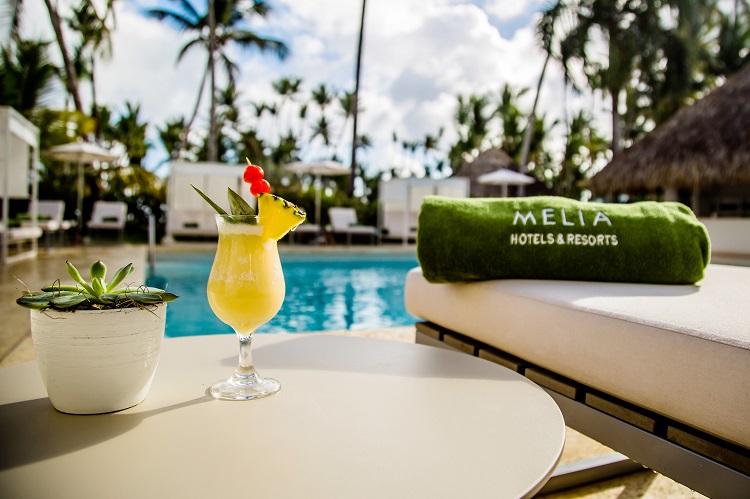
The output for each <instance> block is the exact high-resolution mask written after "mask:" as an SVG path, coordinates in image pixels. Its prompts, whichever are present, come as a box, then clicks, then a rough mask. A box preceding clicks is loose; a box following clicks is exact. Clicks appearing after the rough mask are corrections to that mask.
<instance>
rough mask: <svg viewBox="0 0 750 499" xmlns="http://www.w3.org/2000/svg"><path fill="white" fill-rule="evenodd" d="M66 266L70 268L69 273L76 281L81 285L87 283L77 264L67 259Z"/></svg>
mask: <svg viewBox="0 0 750 499" xmlns="http://www.w3.org/2000/svg"><path fill="white" fill-rule="evenodd" d="M65 266H66V267H67V268H68V274H70V277H72V278H73V280H74V281H75V282H77V283H78V284H80V285H81V286H84V285H85V284H86V281H85V280H84V279H83V277H81V273H80V272H78V269H77V268H76V267H75V265H73V264H72V263H70V262H69V261H67V260H66V261H65Z"/></svg>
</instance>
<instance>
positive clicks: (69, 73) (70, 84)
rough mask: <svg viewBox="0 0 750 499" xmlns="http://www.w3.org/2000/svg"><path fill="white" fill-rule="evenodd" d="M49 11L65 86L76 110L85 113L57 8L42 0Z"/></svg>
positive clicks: (46, 0) (49, 1) (49, 0)
mask: <svg viewBox="0 0 750 499" xmlns="http://www.w3.org/2000/svg"><path fill="white" fill-rule="evenodd" d="M44 3H45V5H46V6H47V11H48V12H49V19H50V22H51V23H52V29H54V30H55V37H57V45H58V46H59V47H60V53H61V54H62V58H63V64H64V65H65V86H66V88H67V89H68V94H70V96H71V97H72V98H73V103H74V104H75V107H76V111H78V112H79V113H81V114H85V113H84V110H83V104H81V95H80V94H79V93H78V75H77V74H76V72H75V69H74V68H73V61H71V60H70V55H69V54H68V49H67V47H66V45H65V38H64V36H63V31H62V24H61V21H60V16H59V15H58V13H57V9H56V8H55V6H54V5H52V0H44Z"/></svg>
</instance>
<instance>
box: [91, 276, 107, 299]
mask: <svg viewBox="0 0 750 499" xmlns="http://www.w3.org/2000/svg"><path fill="white" fill-rule="evenodd" d="M91 287H92V288H93V290H94V293H95V295H96V296H97V297H99V296H101V295H102V293H104V292H105V291H106V289H105V288H104V282H103V281H102V280H101V278H99V277H94V278H93V279H92V280H91Z"/></svg>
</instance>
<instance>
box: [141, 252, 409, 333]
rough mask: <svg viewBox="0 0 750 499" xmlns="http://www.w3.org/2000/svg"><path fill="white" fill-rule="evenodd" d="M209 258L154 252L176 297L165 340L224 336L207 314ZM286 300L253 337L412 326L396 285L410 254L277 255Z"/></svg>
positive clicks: (216, 321) (406, 268) (401, 279)
mask: <svg viewBox="0 0 750 499" xmlns="http://www.w3.org/2000/svg"><path fill="white" fill-rule="evenodd" d="M213 257H214V255H213V253H185V254H183V253H174V254H161V255H159V256H158V257H157V260H156V275H157V276H159V277H163V278H165V279H166V281H167V283H168V288H169V291H170V292H172V293H175V294H177V295H178V296H179V297H180V299H179V300H177V301H175V302H172V303H170V304H169V307H167V327H166V331H165V335H166V336H167V337H176V336H196V335H204V334H224V333H232V328H230V327H229V326H227V325H226V324H224V323H223V322H221V321H220V320H219V319H217V318H216V316H215V315H214V314H213V312H212V311H211V308H210V307H209V305H208V300H207V299H206V284H207V283H208V275H209V273H210V271H211V264H212V263H213ZM281 262H282V267H283V269H284V279H285V281H286V298H285V299H284V304H283V305H282V307H281V310H280V311H279V313H278V314H277V315H276V317H274V318H273V320H271V321H270V322H269V323H267V324H265V325H263V326H261V327H260V328H259V329H258V332H259V333H279V332H290V333H295V332H300V333H301V332H306V331H322V330H341V329H375V328H386V327H396V326H406V325H410V324H414V322H415V320H416V318H415V317H414V316H412V315H410V314H409V313H408V312H407V311H406V309H405V307H404V280H405V278H406V273H407V272H408V271H409V269H412V268H414V267H416V266H417V260H416V258H415V257H414V255H400V254H376V255H361V254H320V255H301V254H283V253H282V255H281Z"/></svg>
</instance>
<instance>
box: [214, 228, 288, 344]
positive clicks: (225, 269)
mask: <svg viewBox="0 0 750 499" xmlns="http://www.w3.org/2000/svg"><path fill="white" fill-rule="evenodd" d="M216 218H217V224H218V227H219V246H218V248H217V250H216V257H215V258H214V264H213V267H212V268H211V276H210V277H209V278H208V288H207V293H208V303H209V304H210V305H211V310H213V312H214V314H216V317H218V318H219V319H220V320H221V321H222V322H224V323H226V324H228V325H230V326H232V328H233V329H234V330H235V331H236V332H237V334H238V335H240V336H243V335H249V334H252V332H253V331H255V330H256V329H257V328H258V326H261V325H263V324H265V323H266V322H268V321H269V320H271V319H272V318H273V317H274V316H275V315H276V313H277V312H278V311H279V309H280V308H281V303H282V302H283V301H284V293H285V290H286V287H285V284H284V274H283V273H282V271H281V262H280V260H279V253H278V250H277V248H276V240H275V239H271V238H268V237H264V236H263V227H262V226H261V225H258V224H257V217H243V218H247V219H248V220H246V221H243V222H240V223H238V222H236V221H228V219H227V218H228V217H224V216H220V215H217V217H216ZM233 218H234V219H237V218H238V217H237V216H234V217H233ZM252 219H255V220H252ZM247 222H250V223H247ZM252 222H256V223H252Z"/></svg>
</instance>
